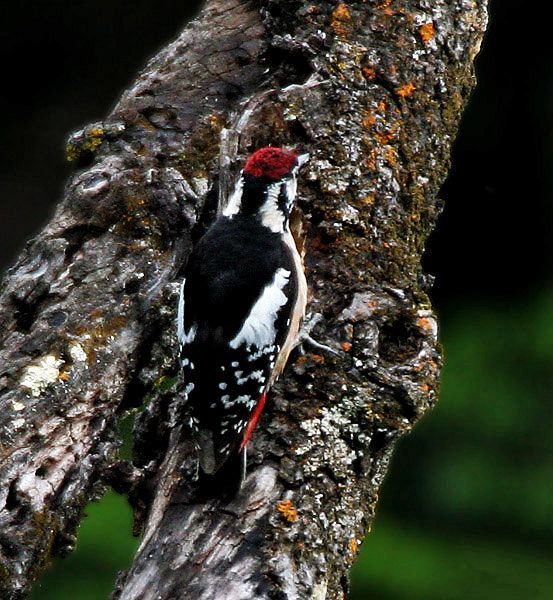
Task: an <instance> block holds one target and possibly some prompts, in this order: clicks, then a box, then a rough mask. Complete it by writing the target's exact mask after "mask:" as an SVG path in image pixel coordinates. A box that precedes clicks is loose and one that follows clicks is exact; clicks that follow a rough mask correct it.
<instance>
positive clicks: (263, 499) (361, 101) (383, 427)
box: [0, 0, 486, 600]
mask: <svg viewBox="0 0 553 600" xmlns="http://www.w3.org/2000/svg"><path fill="white" fill-rule="evenodd" d="M485 23H486V2H485V1H484V0H482V1H478V0H476V1H473V0H451V1H449V2H445V0H438V1H436V2H429V1H427V0H418V1H415V0H379V1H378V2H371V1H359V2H351V3H348V4H345V3H336V2H324V1H323V2H318V3H309V2H305V1H302V0H279V1H276V0H260V1H259V2H253V1H252V2H247V1H244V2H240V1H239V0H225V1H222V0H210V1H209V2H208V3H207V6H206V8H205V9H204V11H203V12H202V13H201V14H200V16H199V17H198V18H197V19H196V20H195V21H194V22H192V23H191V24H189V25H188V27H187V28H186V29H185V30H184V31H183V33H182V35H181V36H180V37H179V38H178V39H177V40H176V41H175V42H173V43H172V44H170V45H169V46H167V48H166V49H164V50H163V51H162V52H161V53H160V54H159V55H158V56H156V57H155V58H154V59H153V60H152V61H151V62H150V63H149V64H148V65H147V67H146V69H145V70H144V72H143V73H142V74H141V75H140V76H139V78H138V79H137V81H136V83H135V84H134V85H133V87H132V88H131V89H130V90H128V91H127V92H126V93H125V94H124V95H123V97H122V99H121V100H120V102H119V104H118V105H117V106H116V108H115V109H114V111H113V112H112V114H111V115H110V116H109V117H108V118H107V119H106V120H105V121H104V122H102V123H96V124H93V125H91V126H89V127H87V128H85V129H84V130H83V131H81V132H79V133H77V134H75V135H74V136H73V137H72V138H71V140H70V141H69V143H68V147H67V151H68V158H69V159H71V160H74V161H75V162H77V164H78V165H79V166H80V167H81V170H79V171H78V172H76V174H75V176H74V177H73V178H72V179H71V181H70V182H69V184H68V185H67V188H66V192H65V195H64V198H63V200H62V201H61V203H60V205H59V207H58V209H57V211H56V213H55V215H54V217H53V218H52V220H51V222H50V223H49V224H48V225H47V226H46V228H45V229H44V231H42V232H41V233H40V234H39V235H38V236H37V238H36V239H34V240H32V241H31V242H30V243H29V244H28V246H27V247H26V249H25V251H24V252H23V254H22V255H21V257H20V258H19V260H18V262H17V264H16V265H15V266H14V267H13V268H12V269H11V270H10V271H9V272H8V274H7V276H6V278H5V280H4V281H3V284H2V295H1V297H0V311H1V313H0V332H1V334H0V335H1V340H0V365H1V366H0V394H1V396H0V398H1V403H2V408H1V411H0V427H1V429H0V561H1V562H0V590H1V593H2V597H6V598H18V597H20V596H22V595H24V593H25V591H26V590H28V588H29V585H30V583H31V582H32V580H33V579H34V578H35V577H36V576H37V574H38V573H39V572H40V570H41V568H42V567H43V566H44V565H45V564H46V563H47V561H48V560H49V557H50V556H51V555H52V553H53V552H55V551H67V550H68V549H69V548H70V547H71V546H72V544H73V534H74V531H75V528H76V525H77V524H78V521H79V518H80V515H81V511H82V508H83V507H84V505H85V504H86V502H87V501H88V500H89V499H90V498H91V497H94V495H95V494H97V493H99V492H100V491H101V487H102V481H106V480H109V481H110V482H111V483H112V484H113V485H114V486H115V487H116V488H117V489H120V490H121V491H126V492H128V494H129V497H130V500H131V503H132V504H133V506H134V507H135V514H136V520H137V527H140V526H141V525H143V524H144V537H143V540H142V543H141V546H140V549H139V551H138V553H137V556H136V559H135V562H134V565H133V567H132V568H131V570H130V571H129V573H128V574H124V575H123V576H121V577H120V579H119V581H118V584H117V590H116V592H115V593H114V596H115V597H118V598H122V599H125V600H131V599H138V598H140V599H148V598H152V599H153V598H156V599H161V600H163V599H169V598H180V597H182V598H194V599H195V600H196V599H198V600H199V599H202V600H203V599H205V600H208V599H209V600H216V599H219V598H221V599H222V598H225V599H227V600H228V599H232V600H238V599H244V600H245V599H250V598H260V599H261V598H289V599H293V598H313V599H322V598H341V597H343V595H344V594H345V593H346V591H347V573H348V569H349V567H350V566H351V564H352V562H353V561H354V560H355V556H356V554H357V551H358V547H359V544H360V543H361V542H362V540H363V538H364V536H365V532H366V531H367V529H368V528H369V526H370V523H371V521H372V518H373V515H374V509H375V505H376V502H377V498H378V490H379V486H380V484H381V481H382V478H383V476H384V474H385V471H386V467H387V462H388V458H389V455H390V452H391V450H392V448H393V445H394V442H395V440H396V439H397V438H398V437H399V436H400V435H401V434H403V433H405V432H407V431H409V429H410V428H411V427H412V426H413V424H414V423H415V422H416V421H417V420H418V419H419V418H420V416H421V415H422V414H424V413H425V412H426V411H427V410H428V409H429V408H430V407H431V406H432V404H433V403H434V401H435V398H436V392H437V386H438V376H439V366H440V355H439V348H438V343H437V338H436V329H437V326H436V319H435V316H434V314H433V313H432V310H431V307H430V303H429V301H428V297H427V291H428V288H429V286H430V283H431V282H430V279H429V277H428V276H426V275H424V273H423V271H422V268H421V254H422V252H423V249H424V243H425V240H426V238H427V236H428V234H429V232H430V231H431V229H432V227H433V226H434V224H435V221H436V218H437V216H438V213H439V210H440V207H439V201H438V199H437V193H438V190H439V188H440V185H441V184H442V182H443V180H444V178H445V176H446V173H447V169H448V164H449V152H450V146H451V142H452V139H453V136H454V134H455V131H456V128H457V126H458V123H459V118H460V114H461V110H462V108H463V106H464V104H465V102H466V100H467V98H468V95H469V93H470V90H471V89H472V87H473V85H474V76H473V59H474V57H475V55H476V53H477V52H478V49H479V45H480V42H481V39H482V35H483V31H484V29H485ZM267 144H271V145H292V146H294V145H298V146H300V147H301V149H302V150H305V151H309V152H310V154H311V161H310V163H309V166H308V168H307V169H306V174H304V177H303V179H302V182H301V185H300V200H299V210H298V214H297V215H296V221H297V223H296V231H297V232H298V236H299V238H302V239H303V236H305V237H304V240H305V244H304V245H305V253H306V269H307V277H308V282H309V285H310V298H309V310H310V311H311V312H312V313H314V314H317V315H321V316H322V318H321V320H320V322H319V325H318V326H317V328H316V337H317V338H318V339H319V340H320V341H324V342H325V343H327V344H329V345H331V346H333V347H335V348H337V349H338V350H339V355H338V356H336V357H334V356H327V355H324V356H322V355H320V354H318V353H316V354H307V355H305V356H296V357H295V358H294V360H293V361H292V364H290V365H289V367H288V369H287V371H286V372H285V376H284V378H283V380H282V382H281V383H280V384H279V385H278V386H277V388H276V389H275V390H274V391H273V393H272V394H271V400H270V403H269V406H268V407H267V410H266V414H265V415H264V417H263V418H262V421H261V424H260V426H259V427H258V430H257V431H256V434H255V438H254V443H253V447H252V451H251V452H250V456H249V469H248V471H249V474H248V478H247V480H246V483H245V485H244V487H243V489H242V491H241V492H240V494H239V495H238V496H237V497H236V498H234V499H233V500H230V501H228V500H224V499H222V498H205V497H201V496H199V494H198V490H197V488H196V483H195V481H194V472H195V461H194V455H193V450H192V449H191V447H190V444H189V442H188V437H187V432H186V431H185V430H183V429H182V428H181V426H180V423H179V420H178V403H175V402H174V401H173V400H174V398H175V397H178V387H179V382H178V377H175V374H176V369H175V358H176V357H175V343H174V336H173V319H174V304H175V302H174V296H175V283H174V282H175V280H176V277H177V274H178V271H179V269H181V268H182V266H183V264H184V262H185V261H186V257H187V254H188V252H189V250H190V248H191V245H192V243H193V242H194V240H195V239H197V237H198V236H199V235H200V234H201V233H202V231H203V229H204V227H205V225H206V223H208V222H209V220H210V219H211V218H212V216H213V214H214V211H215V208H216V203H217V197H218V195H220V196H221V198H224V195H225V192H226V190H228V187H229V185H230V182H231V181H232V179H233V177H234V176H235V174H236V171H237V169H238V168H239V166H240V163H241V161H242V160H243V158H244V156H245V155H247V154H248V153H249V152H250V151H251V150H252V149H254V148H256V147H259V146H262V145H267ZM301 232H303V233H301ZM175 381H177V382H176V383H175ZM143 402H146V407H145V408H144V410H143V411H142V413H141V414H140V417H139V419H138V423H137V430H136V444H135V460H134V464H133V465H130V464H127V463H117V462H116V450H117V445H118V441H117V435H116V426H117V422H118V420H119V419H120V418H121V416H122V415H124V414H125V412H126V411H128V410H130V409H133V408H136V407H138V406H139V405H141V404H142V403H143Z"/></svg>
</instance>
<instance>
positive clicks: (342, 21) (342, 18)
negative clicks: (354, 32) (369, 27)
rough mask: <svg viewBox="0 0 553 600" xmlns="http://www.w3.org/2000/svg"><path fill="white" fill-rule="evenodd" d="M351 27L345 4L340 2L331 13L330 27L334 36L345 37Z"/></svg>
mask: <svg viewBox="0 0 553 600" xmlns="http://www.w3.org/2000/svg"><path fill="white" fill-rule="evenodd" d="M350 25H351V14H350V12H349V8H348V6H347V4H344V3H343V2H340V3H339V4H338V6H336V8H335V9H334V10H333V11H332V20H331V22H330V26H331V27H332V29H334V32H335V33H336V35H338V36H340V37H345V36H346V35H347V34H348V32H349V28H350Z"/></svg>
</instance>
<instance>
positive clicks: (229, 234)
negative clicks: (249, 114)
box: [177, 147, 309, 483]
mask: <svg viewBox="0 0 553 600" xmlns="http://www.w3.org/2000/svg"><path fill="white" fill-rule="evenodd" d="M308 158H309V156H308V155H307V154H302V155H299V156H298V155H296V154H295V153H294V152H291V151H290V150H286V149H284V148H272V147H267V148H261V149H260V150H257V152H255V153H254V154H252V155H251V156H250V157H249V159H248V160H247V162H246V164H245V166H244V169H243V170H242V171H241V173H240V177H239V178H238V181H237V182H236V186H235V188H234V192H233V193H232V195H231V196H230V198H229V201H228V203H227V205H226V207H225V208H224V210H223V211H222V214H221V215H220V216H219V217H218V219H217V220H216V221H215V223H214V224H213V225H212V226H211V227H210V228H209V230H208V231H207V233H206V234H205V235H204V236H203V238H202V239H201V240H200V241H199V242H198V244H197V246H196V247H195V248H194V250H193V252H192V254H191V255H190V259H189V262H188V265H187V267H186V270H185V277H184V280H183V282H182V285H181V290H180V297H179V304H178V324H177V333H178V340H179V344H180V364H181V366H182V369H183V377H184V383H185V392H184V394H185V398H184V400H185V401H186V406H187V407H188V408H187V410H188V418H189V424H190V426H191V430H192V431H193V436H194V439H195V442H196V446H197V448H198V452H199V465H200V468H201V470H202V471H203V472H204V473H205V474H206V475H214V474H215V473H216V472H217V471H218V470H219V469H220V468H221V467H222V466H223V465H224V464H225V463H226V462H227V461H228V462H230V461H231V459H239V463H240V468H241V475H240V477H241V480H242V479H243V477H244V475H245V467H246V447H247V444H248V442H249V440H250V438H251V436H252V433H253V430H254V428H255V426H256V424H257V421H258V420H259V417H260V415H261V412H262V410H263V406H264V405H265V400H266V397H267V392H268V391H269V388H270V387H271V385H272V384H273V383H274V382H275V380H276V379H277V378H278V376H279V375H280V373H281V372H282V370H283V369H284V366H285V364H286V361H287V359H288V355H289V354H290V351H291V350H292V348H293V347H294V343H295V339H296V336H297V334H298V331H299V328H300V325H301V322H302V319H303V316H304V313H305V303H306V295H307V284H306V281H305V275H304V272H303V265H302V259H301V256H300V254H299V253H298V250H297V248H296V244H295V242H294V239H293V238H292V235H291V233H290V229H289V218H290V213H291V212H292V208H293V205H294V199H295V196H296V188H297V175H298V171H299V169H300V167H301V166H302V165H303V164H304V163H305V162H306V161H307V160H308ZM239 483H241V481H240V482H239Z"/></svg>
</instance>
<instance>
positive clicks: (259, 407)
mask: <svg viewBox="0 0 553 600" xmlns="http://www.w3.org/2000/svg"><path fill="white" fill-rule="evenodd" d="M265 400H267V392H263V393H262V394H261V398H259V402H258V403H257V406H256V407H255V410H254V411H253V414H252V416H251V419H250V421H249V423H248V426H247V427H246V431H245V432H244V437H243V438H242V443H241V444H240V451H242V450H243V449H244V448H245V447H246V445H247V443H248V442H249V441H250V438H251V437H252V433H253V430H254V429H255V426H256V425H257V422H258V421H259V417H260V416H261V413H262V412H263V407H264V406H265Z"/></svg>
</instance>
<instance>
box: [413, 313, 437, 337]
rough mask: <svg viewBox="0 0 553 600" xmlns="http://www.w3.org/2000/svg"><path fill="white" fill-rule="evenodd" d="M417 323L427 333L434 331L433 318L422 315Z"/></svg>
mask: <svg viewBox="0 0 553 600" xmlns="http://www.w3.org/2000/svg"><path fill="white" fill-rule="evenodd" d="M417 325H418V327H419V329H421V330H422V331H424V333H426V334H431V333H434V321H433V320H432V319H428V318H426V317H421V318H420V319H418V320H417Z"/></svg>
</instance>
